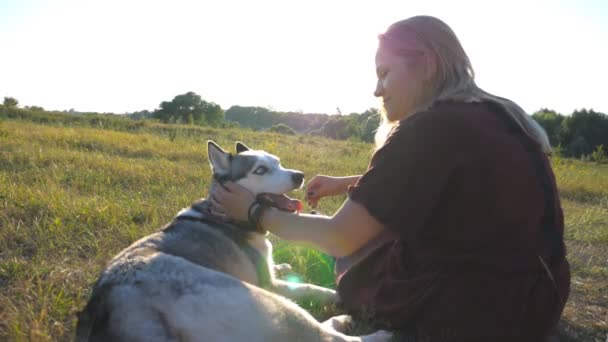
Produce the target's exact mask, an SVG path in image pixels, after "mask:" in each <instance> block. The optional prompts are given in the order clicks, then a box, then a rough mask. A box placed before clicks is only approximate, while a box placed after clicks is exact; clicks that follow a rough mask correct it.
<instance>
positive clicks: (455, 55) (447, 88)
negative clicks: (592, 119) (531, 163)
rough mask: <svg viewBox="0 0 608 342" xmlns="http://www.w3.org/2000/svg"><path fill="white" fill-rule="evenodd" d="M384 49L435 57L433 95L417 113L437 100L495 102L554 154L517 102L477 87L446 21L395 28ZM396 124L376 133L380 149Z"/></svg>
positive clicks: (416, 21)
mask: <svg viewBox="0 0 608 342" xmlns="http://www.w3.org/2000/svg"><path fill="white" fill-rule="evenodd" d="M378 38H379V40H380V42H379V43H380V45H379V48H380V49H387V50H389V51H391V52H392V53H395V54H397V55H405V54H407V53H408V52H409V53H411V52H412V51H416V50H417V51H423V52H426V53H429V54H432V55H433V56H434V57H435V64H436V65H435V66H436V69H435V74H434V77H432V79H431V81H430V84H428V85H427V86H428V87H429V88H430V89H429V96H428V97H427V98H425V99H421V100H420V103H419V104H418V106H417V107H416V110H415V112H419V111H423V110H425V109H427V108H429V107H430V106H432V105H433V104H434V103H435V102H436V101H441V100H457V101H465V102H481V101H492V102H495V103H497V104H498V105H500V106H502V107H503V108H504V110H505V111H506V112H507V113H508V114H509V115H510V116H511V117H512V118H513V119H514V121H515V122H516V123H517V124H518V125H519V126H520V127H521V128H522V130H523V131H524V132H525V134H527V135H528V136H529V137H530V138H532V139H533V140H534V141H536V142H537V143H538V144H539V145H540V147H541V148H542V150H543V152H545V153H550V152H551V144H550V143H549V139H548V137H547V134H546V133H545V131H544V130H543V128H542V127H541V126H540V125H539V124H538V123H537V122H536V121H534V119H532V118H531V117H530V116H529V115H528V114H526V112H525V111H524V110H523V109H522V108H521V107H520V106H518V105H517V104H515V103H514V102H513V101H510V100H508V99H505V98H502V97H499V96H496V95H492V94H490V93H488V92H486V91H484V90H482V89H481V88H479V87H478V86H477V84H475V72H474V70H473V66H472V65H471V61H470V60H469V57H468V56H467V54H466V52H465V51H464V49H463V47H462V45H461V44H460V41H459V40H458V37H456V34H455V33H454V31H452V29H451V28H450V27H449V26H448V25H447V24H446V23H444V22H443V21H441V20H439V19H437V18H434V17H431V16H416V17H411V18H408V19H406V20H402V21H399V22H396V23H394V24H393V25H391V26H390V27H389V28H388V30H387V31H386V32H385V33H383V34H381V35H380V36H379V37H378ZM395 124H397V123H396V122H388V120H387V119H386V116H385V115H383V116H382V120H381V123H380V126H379V127H378V129H377V130H376V135H375V141H376V149H378V148H380V147H381V146H382V145H383V144H384V142H385V141H386V138H387V137H388V135H389V134H390V131H391V128H392V127H393V126H394V125H395Z"/></svg>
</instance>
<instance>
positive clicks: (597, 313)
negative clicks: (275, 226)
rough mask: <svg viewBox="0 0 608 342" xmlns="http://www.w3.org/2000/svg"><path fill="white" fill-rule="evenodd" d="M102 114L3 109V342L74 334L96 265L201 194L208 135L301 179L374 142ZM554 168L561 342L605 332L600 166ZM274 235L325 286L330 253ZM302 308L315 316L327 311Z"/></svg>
mask: <svg viewBox="0 0 608 342" xmlns="http://www.w3.org/2000/svg"><path fill="white" fill-rule="evenodd" d="M0 114H1V113H0ZM24 119H25V120H24ZM96 120H97V121H96ZM99 120H100V119H98V118H97V119H96V118H95V117H85V118H78V117H75V118H72V117H70V116H57V117H55V116H52V115H48V114H47V115H41V116H40V117H34V118H33V119H32V118H28V117H23V116H21V117H12V118H9V117H7V116H5V117H4V118H3V117H2V116H1V115H0V340H2V341H4V340H10V341H63V340H71V339H72V336H73V332H74V328H75V323H76V321H75V313H76V312H77V311H78V310H80V309H81V308H82V307H83V306H84V304H85V302H86V300H87V299H88V296H89V294H90V288H91V284H92V283H93V282H94V281H95V279H96V277H97V276H98V274H99V271H100V270H101V269H102V268H103V266H104V265H105V263H106V262H107V261H108V260H109V259H110V258H111V257H112V256H113V255H114V254H116V253H117V252H119V251H120V250H121V249H123V248H124V247H126V246H128V245H129V244H130V243H131V242H133V241H134V240H136V239H139V238H140V237H142V236H144V235H146V234H149V233H151V232H153V231H155V230H157V229H158V228H159V227H160V226H161V225H162V224H164V223H166V222H167V221H168V220H170V219H171V218H172V217H173V215H175V213H176V212H177V210H179V209H180V208H182V207H184V206H187V205H189V204H190V202H191V201H192V200H194V199H197V198H200V197H204V196H205V195H206V189H207V185H208V182H209V179H210V171H209V166H208V162H207V156H206V141H207V140H208V139H213V140H215V141H216V142H218V143H219V144H220V145H222V146H224V147H226V148H228V149H230V150H232V149H233V148H234V147H233V144H234V141H235V140H241V141H243V142H245V143H246V144H248V145H249V146H250V147H252V148H257V149H264V150H267V151H269V152H271V153H274V154H276V155H278V156H280V157H281V160H282V163H283V164H284V165H285V166H286V167H289V168H297V169H300V170H302V171H304V172H305V173H306V174H307V176H308V177H309V178H310V176H312V175H314V174H316V173H325V174H332V175H348V174H357V173H361V172H363V171H364V170H365V168H366V166H367V163H368V161H369V157H370V150H371V146H370V145H367V144H363V143H356V142H352V141H349V142H344V141H333V140H326V139H322V138H318V137H308V136H297V135H296V136H286V135H279V134H273V133H259V132H253V131H248V130H240V129H234V128H230V129H216V128H207V127H193V126H166V125H162V124H158V123H150V122H143V123H137V122H132V121H130V120H126V119H125V120H122V119H120V118H113V119H111V120H109V121H107V122H105V121H99ZM32 121H33V122H32ZM99 122H102V124H99ZM135 124H136V125H135ZM553 164H554V168H555V172H556V175H557V178H558V184H559V187H560V193H561V196H562V200H563V207H564V210H565V219H566V224H567V228H566V236H567V245H568V249H569V260H570V262H571V264H572V271H573V284H572V296H571V300H570V301H569V303H568V306H567V308H566V312H565V315H564V319H563V321H562V324H561V327H560V329H561V332H562V335H563V337H564V340H585V341H587V340H589V341H594V340H598V341H599V340H600V338H604V339H605V337H603V336H605V333H606V331H608V325H607V323H606V321H607V318H608V311H607V310H608V265H607V260H606V258H607V257H608V166H606V165H595V164H590V163H582V162H578V161H572V160H564V159H554V161H553ZM294 195H295V197H299V198H302V197H303V194H302V192H296V193H294ZM342 200H343V198H341V197H338V198H334V199H327V200H324V201H322V202H321V207H320V208H319V210H320V211H321V212H323V213H332V212H333V211H335V210H336V209H337V208H338V207H339V205H340V204H341V203H342ZM273 240H275V241H274V245H275V253H274V255H275V259H276V260H277V262H287V263H290V264H291V265H292V266H293V267H294V269H295V270H296V271H297V273H298V274H299V275H300V276H301V277H302V278H303V279H304V280H306V281H310V282H313V283H317V284H321V285H325V286H333V264H332V261H331V258H329V257H327V256H326V255H323V254H322V253H319V252H317V251H315V250H311V249H308V248H304V247H299V246H294V245H292V244H290V243H287V242H284V241H277V240H276V239H273ZM302 304H303V305H304V306H305V307H306V308H307V309H309V310H311V311H312V312H313V313H314V314H315V315H316V316H317V317H324V316H326V315H328V314H330V313H332V312H331V308H330V309H327V308H320V307H318V306H317V305H315V304H314V303H302ZM601 341H603V340H601Z"/></svg>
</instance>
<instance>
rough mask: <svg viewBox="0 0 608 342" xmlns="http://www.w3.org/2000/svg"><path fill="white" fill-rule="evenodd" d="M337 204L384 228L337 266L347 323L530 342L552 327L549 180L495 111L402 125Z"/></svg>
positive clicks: (446, 113) (560, 272)
mask: <svg viewBox="0 0 608 342" xmlns="http://www.w3.org/2000/svg"><path fill="white" fill-rule="evenodd" d="M348 195H349V198H350V199H351V200H352V201H355V202H357V203H360V204H362V205H363V206H365V207H366V208H367V210H368V211H369V213H370V214H371V215H372V216H374V217H375V218H376V219H377V220H378V221H380V222H382V223H383V224H384V225H385V227H386V229H387V231H386V232H385V233H384V234H381V236H380V237H378V239H377V240H376V241H372V242H371V243H370V246H371V247H370V246H368V247H367V248H366V249H364V250H362V251H360V252H359V253H355V255H354V256H353V257H351V258H350V259H343V260H338V264H337V265H338V267H337V272H338V275H337V285H338V292H339V293H340V296H341V299H342V301H343V304H344V306H345V307H346V309H347V310H348V311H349V312H350V313H351V314H353V315H355V316H357V315H362V314H363V313H366V314H367V313H368V312H371V313H373V315H374V317H375V319H376V321H378V322H380V323H381V325H382V326H384V327H387V328H391V329H396V330H403V331H408V332H410V333H412V334H414V335H416V336H418V337H420V338H421V340H431V341H434V340H442V341H443V340H446V341H452V340H454V341H460V340H463V341H473V340H475V341H477V340H479V341H503V340H504V341H542V340H543V339H544V338H545V337H546V336H547V334H548V333H549V332H550V331H551V329H552V328H553V327H554V326H555V325H556V324H557V321H558V320H559V317H560V315H561V313H562V310H563V308H564V305H565V301H566V299H567V297H568V293H569V284H570V273H569V265H568V263H567V261H566V259H565V247H564V242H563V228H564V226H563V214H562V209H561V205H560V202H559V197H558V194H557V187H556V184H555V179H554V175H553V172H552V171H551V167H550V164H549V160H548V159H547V157H546V156H545V155H544V153H543V152H542V151H541V149H540V146H538V145H537V144H536V143H535V142H534V141H533V140H532V139H530V138H529V137H527V136H526V135H525V134H523V132H522V130H521V129H520V128H519V127H518V126H517V125H516V124H515V123H514V121H513V120H512V119H511V118H510V117H509V116H508V115H507V114H506V113H505V112H504V111H503V110H502V108H501V107H500V106H499V105H497V104H495V103H491V102H481V103H464V102H455V101H442V102H438V103H437V104H435V105H434V106H433V107H432V108H430V109H429V110H427V111H425V112H423V113H419V114H415V115H413V116H411V117H409V118H407V119H405V120H403V121H402V122H401V123H400V124H399V126H397V127H396V129H395V130H394V131H393V133H392V134H391V136H390V137H389V139H388V140H387V142H386V144H385V145H384V146H383V147H382V148H380V149H379V150H378V151H377V152H376V153H375V154H374V156H373V158H372V161H371V163H370V165H369V168H368V170H367V171H366V172H365V174H364V175H363V176H362V177H361V179H360V180H359V181H358V182H357V184H355V185H354V186H352V187H350V188H349V191H348ZM345 260H346V262H345ZM345 265H346V266H345ZM424 338H426V339H424Z"/></svg>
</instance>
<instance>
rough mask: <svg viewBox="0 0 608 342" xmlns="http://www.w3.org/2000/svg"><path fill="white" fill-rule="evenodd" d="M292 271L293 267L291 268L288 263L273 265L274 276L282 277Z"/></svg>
mask: <svg viewBox="0 0 608 342" xmlns="http://www.w3.org/2000/svg"><path fill="white" fill-rule="evenodd" d="M292 271H293V269H292V268H291V265H290V264H285V263H283V264H277V265H274V275H275V276H276V277H279V278H282V277H284V276H286V275H287V274H288V273H290V272H292Z"/></svg>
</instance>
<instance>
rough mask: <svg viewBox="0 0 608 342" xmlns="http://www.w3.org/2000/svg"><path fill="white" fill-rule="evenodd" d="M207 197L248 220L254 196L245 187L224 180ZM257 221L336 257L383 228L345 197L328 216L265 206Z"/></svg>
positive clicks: (226, 211) (284, 236)
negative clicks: (335, 210) (332, 214)
mask: <svg viewBox="0 0 608 342" xmlns="http://www.w3.org/2000/svg"><path fill="white" fill-rule="evenodd" d="M210 199H211V201H212V203H213V204H214V206H215V207H216V208H217V209H218V211H223V212H225V213H228V217H230V218H232V219H235V220H241V221H247V219H248V217H247V211H248V209H249V206H250V205H251V203H253V201H254V200H255V197H254V196H253V194H252V193H251V192H249V191H248V190H247V189H245V188H244V187H242V186H240V185H238V184H236V183H233V182H227V183H225V184H224V186H218V187H216V188H215V189H214V190H213V195H212V196H210ZM260 224H261V226H262V227H264V228H265V229H267V230H269V231H270V232H272V233H274V234H276V235H277V236H279V237H281V238H284V239H287V240H291V241H298V242H303V243H309V244H313V245H315V246H316V247H317V248H318V249H321V250H323V251H324V252H326V253H328V254H330V255H333V256H336V257H343V256H346V255H349V254H351V253H353V252H355V251H356V250H357V249H359V248H360V247H362V246H363V245H364V244H365V243H366V242H368V241H370V240H371V239H372V238H374V237H375V236H376V235H378V233H380V232H381V231H382V230H384V226H383V225H382V224H381V223H380V222H379V221H378V220H376V219H375V218H374V217H373V216H371V215H370V214H369V212H368V211H367V209H365V207H364V206H362V205H360V204H358V203H356V202H353V201H351V200H348V199H347V200H346V201H345V202H344V204H343V205H342V207H340V209H338V211H337V212H336V213H335V214H334V216H331V217H329V216H322V215H305V214H303V215H297V214H292V213H289V212H284V211H280V210H278V209H274V208H268V209H266V210H265V212H264V213H263V215H262V218H261V222H260Z"/></svg>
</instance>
